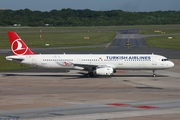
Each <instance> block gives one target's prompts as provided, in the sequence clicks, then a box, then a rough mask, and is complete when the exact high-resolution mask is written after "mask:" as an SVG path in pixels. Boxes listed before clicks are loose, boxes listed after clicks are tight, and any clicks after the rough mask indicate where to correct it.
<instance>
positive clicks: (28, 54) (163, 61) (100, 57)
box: [6, 32, 174, 77]
mask: <svg viewBox="0 0 180 120" xmlns="http://www.w3.org/2000/svg"><path fill="white" fill-rule="evenodd" d="M8 37H9V41H10V45H11V50H12V53H13V55H11V56H6V60H9V61H14V62H18V63H22V64H27V65H31V66H34V67H41V68H48V69H49V68H61V69H69V70H72V69H75V70H84V71H88V72H87V74H86V76H87V77H94V76H95V75H105V76H112V75H113V73H115V72H116V70H152V71H153V76H154V77H155V76H156V74H155V70H162V69H168V68H171V67H173V66H174V63H173V62H171V61H169V60H168V59H167V58H166V57H164V56H161V55H155V54H35V53H34V52H33V51H31V49H30V48H28V46H27V45H26V44H25V43H24V42H23V40H22V39H21V38H20V37H19V36H18V35H17V33H16V32H8Z"/></svg>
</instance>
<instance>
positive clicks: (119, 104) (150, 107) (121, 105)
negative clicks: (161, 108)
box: [106, 103, 158, 109]
mask: <svg viewBox="0 0 180 120" xmlns="http://www.w3.org/2000/svg"><path fill="white" fill-rule="evenodd" d="M106 105H108V106H115V107H127V106H130V107H132V108H143V109H152V108H158V107H156V106H149V105H141V106H133V105H131V104H122V103H110V104H106Z"/></svg>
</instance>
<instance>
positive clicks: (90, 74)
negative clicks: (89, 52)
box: [86, 71, 94, 77]
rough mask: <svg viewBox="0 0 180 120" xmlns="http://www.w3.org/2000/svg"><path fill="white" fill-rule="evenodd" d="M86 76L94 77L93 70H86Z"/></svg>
mask: <svg viewBox="0 0 180 120" xmlns="http://www.w3.org/2000/svg"><path fill="white" fill-rule="evenodd" d="M86 77H94V72H93V71H91V72H88V73H87V74H86Z"/></svg>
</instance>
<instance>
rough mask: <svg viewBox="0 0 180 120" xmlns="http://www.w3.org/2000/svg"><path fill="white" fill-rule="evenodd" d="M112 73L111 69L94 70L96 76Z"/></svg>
mask: <svg viewBox="0 0 180 120" xmlns="http://www.w3.org/2000/svg"><path fill="white" fill-rule="evenodd" d="M113 72H114V70H113V68H111V67H105V68H98V69H96V74H97V75H112V74H113Z"/></svg>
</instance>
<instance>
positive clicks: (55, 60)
mask: <svg viewBox="0 0 180 120" xmlns="http://www.w3.org/2000/svg"><path fill="white" fill-rule="evenodd" d="M43 61H73V59H43Z"/></svg>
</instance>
